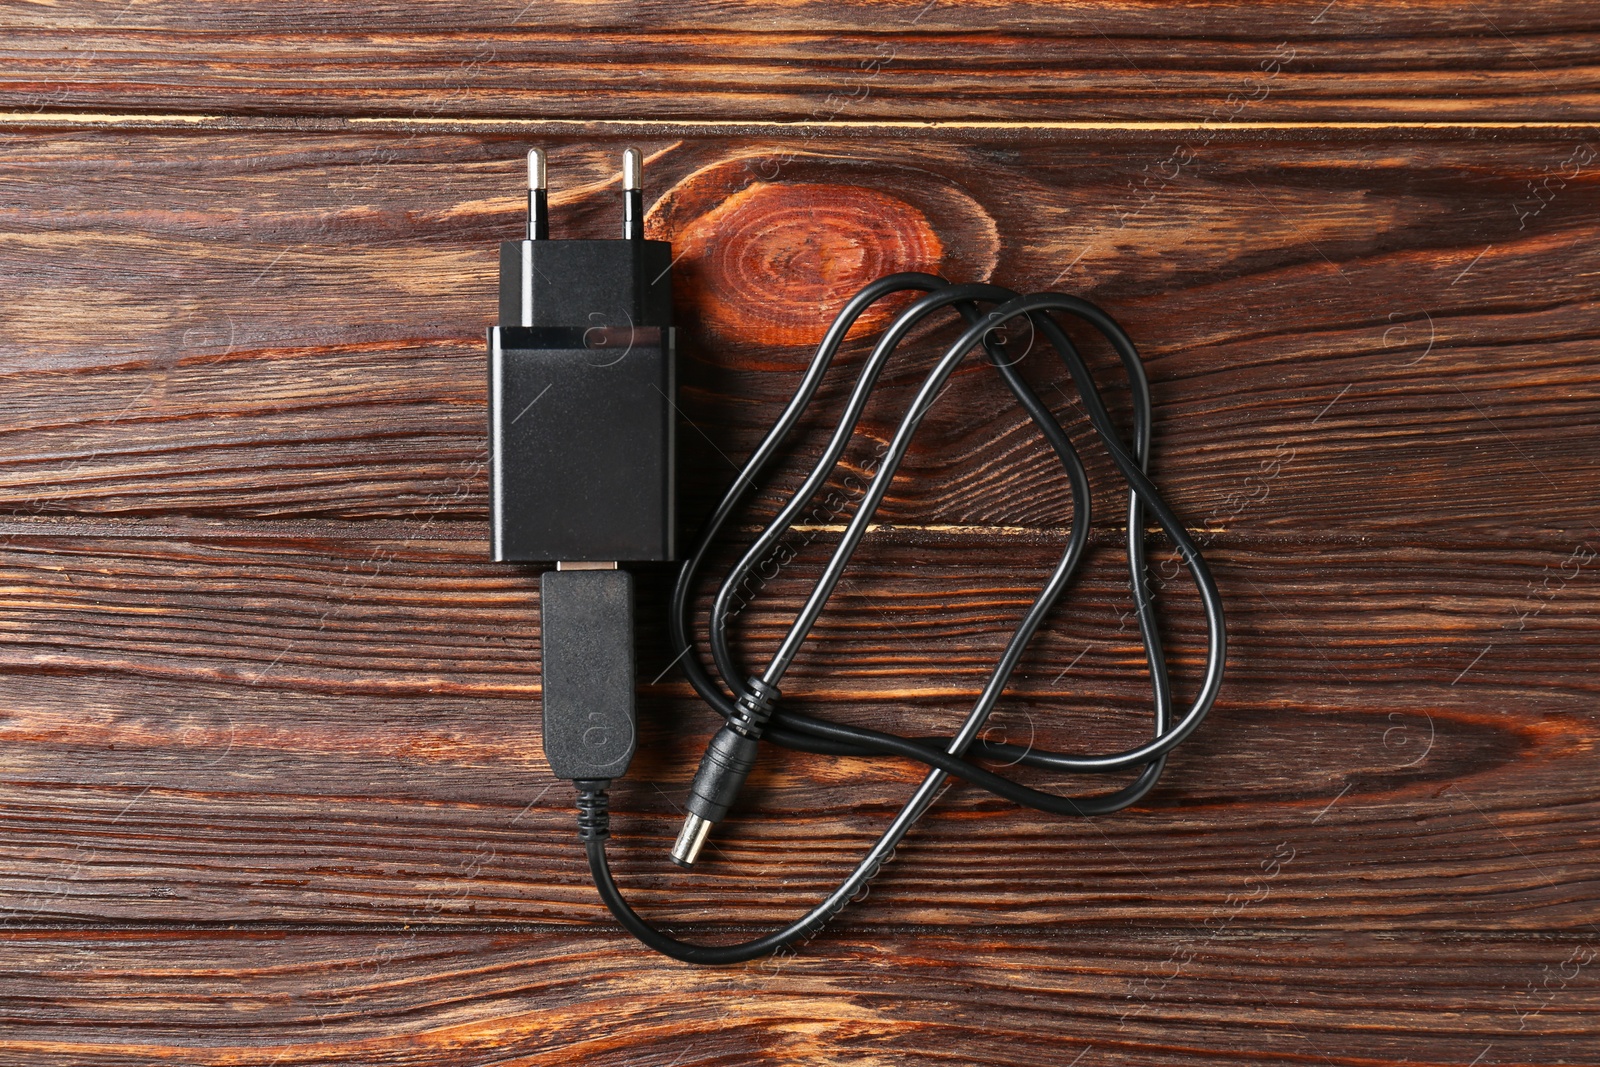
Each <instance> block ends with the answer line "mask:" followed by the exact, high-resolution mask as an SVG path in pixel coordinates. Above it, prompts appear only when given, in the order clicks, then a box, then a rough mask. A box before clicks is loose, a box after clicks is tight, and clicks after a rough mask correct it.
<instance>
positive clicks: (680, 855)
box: [672, 812, 713, 867]
mask: <svg viewBox="0 0 1600 1067" xmlns="http://www.w3.org/2000/svg"><path fill="white" fill-rule="evenodd" d="M712 825H713V824H712V823H710V822H708V821H707V820H705V819H702V818H701V817H700V816H698V815H696V814H694V813H693V812H690V813H689V814H688V815H687V816H685V817H684V820H683V829H682V830H679V831H678V840H677V841H676V842H674V843H673V846H672V862H673V863H676V864H677V865H678V866H679V867H693V866H694V861H695V860H697V859H699V858H700V850H701V849H702V848H704V847H705V843H706V835H708V834H709V833H711V827H712Z"/></svg>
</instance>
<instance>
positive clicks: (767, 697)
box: [728, 675, 783, 741]
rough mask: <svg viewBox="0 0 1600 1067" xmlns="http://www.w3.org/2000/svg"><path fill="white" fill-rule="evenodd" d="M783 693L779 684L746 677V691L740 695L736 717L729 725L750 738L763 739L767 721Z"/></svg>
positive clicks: (735, 711)
mask: <svg viewBox="0 0 1600 1067" xmlns="http://www.w3.org/2000/svg"><path fill="white" fill-rule="evenodd" d="M782 695H783V693H782V692H780V691H779V689H778V687H777V686H775V685H768V684H767V683H766V682H764V681H762V680H761V679H760V678H757V677H756V676H755V675H751V676H750V677H749V678H747V679H745V691H744V692H743V693H741V694H740V695H739V699H738V701H737V703H736V704H735V706H734V717H733V718H732V719H731V720H729V722H728V725H729V726H731V727H733V728H734V729H735V730H737V731H739V733H741V734H743V735H744V736H746V737H748V738H751V739H753V740H756V741H759V740H761V735H762V733H763V732H765V730H766V728H767V721H768V720H769V719H771V718H772V710H773V705H775V704H776V703H777V702H778V698H779V697H781V696H782Z"/></svg>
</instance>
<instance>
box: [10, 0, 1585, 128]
mask: <svg viewBox="0 0 1600 1067" xmlns="http://www.w3.org/2000/svg"><path fill="white" fill-rule="evenodd" d="M7 23H8V25H7V30H8V32H7V34H6V40H5V42H4V45H3V46H0V108H7V109H13V110H20V111H36V110H48V109H62V108H65V109H78V110H83V109H88V110H98V109H115V110H146V111H151V110H155V111H162V110H185V111H205V112H215V111H218V110H226V111H229V112H233V113H249V112H255V113H278V114H291V113H292V114H322V115H326V114H337V115H371V114H386V115H418V114H429V115H508V116H518V117H554V118H609V117H618V116H625V117H628V118H698V117H703V116H706V115H708V114H709V115H716V116H718V117H721V118H759V119H776V120H801V121H814V122H824V121H833V120H838V119H848V120H859V119H894V120H907V119H912V120H940V119H956V120H972V119H990V120H1011V121H1019V120H1020V121H1050V120H1069V121H1080V122H1081V121H1110V122H1116V121H1128V120H1150V119H1176V120H1187V121H1201V120H1205V119H1208V118H1209V119H1210V120H1212V121H1221V122H1230V121H1234V120H1236V119H1239V118H1241V117H1247V118H1248V119H1252V120H1261V121H1283V120H1288V121H1302V122H1304V121H1312V122H1329V121H1377V122H1384V121H1395V120H1413V121H1414V120H1438V119H1441V118H1442V119H1446V120H1456V121H1461V120H1466V121H1474V120H1502V121H1504V120H1527V119H1535V120H1551V119H1558V120H1563V119H1564V120H1577V121H1583V120H1587V121H1593V120H1594V119H1595V118H1596V117H1597V116H1600V65H1597V64H1596V62H1595V55H1596V32H1597V27H1596V23H1595V19H1594V12H1593V8H1592V5H1588V4H1585V3H1582V2H1581V0H1546V2H1541V3H1534V4H1526V3H1520V4H1515V3H1510V2H1507V0H1485V2H1484V3H1482V4H1471V5H1459V4H1452V3H1448V2H1445V0H1431V2H1428V3H1417V4H1406V5H1397V4H1393V3H1379V2H1372V0H1366V2H1349V0H1346V2H1341V3H1337V4H1326V3H1323V2H1320V0H1307V2H1287V0H1274V2H1271V3H1260V4H1251V3H1242V2H1234V3H1207V4H1205V5H1201V6H1199V7H1197V6H1195V5H1182V6H1172V5H1160V4H1150V3H1140V2H1129V0H1124V2H1120V3H1115V4H1092V5H1091V4H1086V3H1043V2H1040V3H1031V4H1011V3H1005V4H1001V3H980V4H965V3H964V4H939V3H928V2H926V0H903V2H898V3H891V4H874V3H861V2H852V3H806V4H785V5H781V6H778V7H775V6H774V5H771V4H762V3H754V2H748V0H745V2H734V3H724V4H718V5H716V6H715V7H714V8H709V9H705V8H699V7H696V6H695V5H684V4H675V3H666V2H659V0H658V2H651V3H617V2H612V3H544V2H541V3H538V4H533V5H529V4H526V3H523V2H520V0H513V2H510V3H490V4H466V3H436V4H429V5H426V6H425V7H424V8H421V9H419V8H417V7H416V6H415V5H398V4H379V5H366V6H364V7H363V8H362V9H361V10H360V12H359V13H357V12H352V11H350V10H348V9H347V8H343V7H341V6H339V5H336V4H328V3H318V4H303V3H297V4H295V5H294V6H293V7H291V8H284V7H281V6H276V5H270V4H264V3H257V2H254V0H246V2H230V3H222V4H213V5H206V6H205V7H204V8H203V9H195V8H194V7H192V6H191V5H185V4H178V3H172V2H162V3H151V4H143V3H142V4H138V5H134V6H131V7H127V8H122V9H112V8H108V7H106V6H104V5H99V4H93V3H85V2H82V0H79V2H74V3H52V4H49V5H38V6H37V7H36V8H32V9H30V7H29V6H24V7H22V8H21V9H20V10H17V11H12V12H8V14H7Z"/></svg>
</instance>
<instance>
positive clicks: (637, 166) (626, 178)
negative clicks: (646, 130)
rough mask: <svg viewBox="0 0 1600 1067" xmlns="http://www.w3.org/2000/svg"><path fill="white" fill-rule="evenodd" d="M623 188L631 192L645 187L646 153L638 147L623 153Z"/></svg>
mask: <svg viewBox="0 0 1600 1067" xmlns="http://www.w3.org/2000/svg"><path fill="white" fill-rule="evenodd" d="M622 188H623V189H625V190H626V191H628V192H630V193H631V192H635V191H637V190H639V189H643V188H644V153H643V152H641V151H639V150H638V149H637V148H629V149H625V150H624V151H623V153H622Z"/></svg>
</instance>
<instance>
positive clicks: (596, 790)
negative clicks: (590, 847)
mask: <svg viewBox="0 0 1600 1067" xmlns="http://www.w3.org/2000/svg"><path fill="white" fill-rule="evenodd" d="M572 784H573V785H574V786H575V787H576V788H577V790H578V840H580V841H585V842H587V841H604V840H605V839H606V838H608V837H610V836H611V797H610V795H609V794H607V793H606V787H607V786H609V785H610V784H611V783H610V782H609V781H599V780H592V781H591V780H580V781H575V782H573V783H572Z"/></svg>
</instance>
